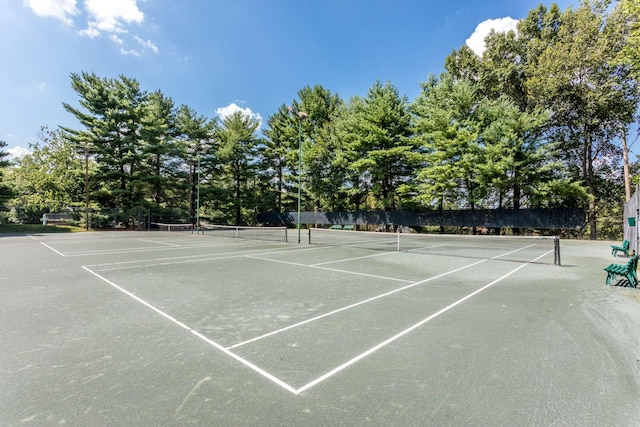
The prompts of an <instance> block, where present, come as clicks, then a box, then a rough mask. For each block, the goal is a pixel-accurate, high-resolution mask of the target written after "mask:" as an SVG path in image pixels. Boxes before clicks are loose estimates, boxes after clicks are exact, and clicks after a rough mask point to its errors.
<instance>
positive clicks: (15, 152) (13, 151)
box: [7, 147, 31, 160]
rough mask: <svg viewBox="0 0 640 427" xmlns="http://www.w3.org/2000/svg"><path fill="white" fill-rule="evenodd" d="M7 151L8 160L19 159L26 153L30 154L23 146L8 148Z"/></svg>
mask: <svg viewBox="0 0 640 427" xmlns="http://www.w3.org/2000/svg"><path fill="white" fill-rule="evenodd" d="M7 153H9V160H15V159H21V158H23V157H24V156H26V155H27V154H31V152H30V151H29V150H27V149H26V148H24V147H13V148H9V149H8V150H7Z"/></svg>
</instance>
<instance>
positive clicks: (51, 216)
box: [42, 212, 73, 226]
mask: <svg viewBox="0 0 640 427" xmlns="http://www.w3.org/2000/svg"><path fill="white" fill-rule="evenodd" d="M72 221H73V217H72V216H71V215H70V214H68V213H50V212H47V213H45V214H44V215H42V224H43V225H53V226H55V225H65V224H69V223H70V222H72Z"/></svg>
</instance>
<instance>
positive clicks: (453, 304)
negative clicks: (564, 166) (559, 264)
mask: <svg viewBox="0 0 640 427" xmlns="http://www.w3.org/2000/svg"><path fill="white" fill-rule="evenodd" d="M552 252H553V250H551V251H549V252H547V253H545V254H543V255H540V256H539V257H537V258H535V259H533V260H531V261H529V262H528V263H526V264H522V265H521V266H519V267H517V268H515V269H513V270H511V271H510V272H508V273H507V274H505V275H503V276H501V277H499V278H497V279H496V280H494V281H493V282H491V283H489V284H487V285H484V286H483V287H481V288H480V289H478V290H476V291H474V292H472V293H470V294H469V295H467V296H465V297H463V298H461V299H459V300H458V301H456V302H454V303H452V304H450V305H448V306H446V307H445V308H443V309H442V310H440V311H438V312H436V313H434V314H432V315H431V316H429V317H427V318H426V319H423V320H421V321H420V322H418V323H416V324H415V325H413V326H410V327H409V328H407V329H405V330H404V331H402V332H400V333H398V334H396V335H394V336H392V337H391V338H389V339H387V340H385V341H383V342H381V343H380V344H378V345H376V346H374V347H372V348H370V349H369V350H367V351H365V352H364V353H361V354H359V355H358V356H356V357H354V358H352V359H350V360H348V361H346V362H345V363H343V364H342V365H340V366H338V367H337V368H334V369H332V370H331V371H329V372H327V373H326V374H324V375H322V376H320V377H318V378H316V379H315V380H313V381H311V382H309V383H307V384H305V385H303V386H302V387H300V388H298V389H297V390H296V391H295V394H300V393H302V392H303V391H305V390H308V389H310V388H311V387H313V386H315V385H318V384H319V383H321V382H322V381H324V380H326V379H327V378H330V377H332V376H334V375H335V374H337V373H339V372H341V371H343V370H344V369H346V368H348V367H349V366H351V365H353V364H354V363H356V362H358V361H360V360H362V359H364V358H365V357H367V356H369V355H370V354H372V353H374V352H376V351H377V350H380V349H381V348H383V347H385V346H387V345H388V344H391V343H392V342H394V341H396V340H397V339H399V338H401V337H403V336H404V335H406V334H408V333H409V332H411V331H413V330H415V329H417V328H419V327H420V326H422V325H424V324H425V323H427V322H429V321H431V320H433V319H435V318H436V317H438V316H440V315H441V314H443V313H446V312H447V311H449V310H451V309H452V308H454V307H456V306H458V305H460V304H462V303H463V302H465V301H466V300H468V299H470V298H472V297H474V296H475V295H477V294H479V293H480V292H482V291H484V290H486V289H489V288H490V287H491V286H493V285H495V284H496V283H498V282H501V281H502V280H504V279H506V278H507V277H509V276H510V275H512V274H513V273H515V272H517V271H519V270H521V269H523V268H524V267H526V266H527V265H529V264H530V263H533V262H536V261H537V260H539V259H540V258H542V257H544V256H547V255H549V254H550V253H552Z"/></svg>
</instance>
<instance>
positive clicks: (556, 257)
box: [553, 236, 562, 265]
mask: <svg viewBox="0 0 640 427" xmlns="http://www.w3.org/2000/svg"><path fill="white" fill-rule="evenodd" d="M553 265H562V263H561V262H560V236H555V237H554V239H553Z"/></svg>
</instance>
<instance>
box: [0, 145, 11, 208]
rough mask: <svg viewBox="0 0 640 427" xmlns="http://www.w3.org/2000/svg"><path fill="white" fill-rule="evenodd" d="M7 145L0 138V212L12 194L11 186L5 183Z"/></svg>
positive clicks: (7, 163)
mask: <svg viewBox="0 0 640 427" xmlns="http://www.w3.org/2000/svg"><path fill="white" fill-rule="evenodd" d="M6 146H7V143H6V142H5V141H2V140H0V212H2V211H4V210H5V209H6V206H5V203H6V202H7V200H9V199H10V198H11V197H12V195H13V190H12V189H11V187H9V186H8V185H6V184H5V180H6V178H5V173H4V169H5V168H7V167H8V166H9V161H8V160H7V159H6V157H7V156H8V155H9V153H7V152H6V151H4V148H5V147H6Z"/></svg>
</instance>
